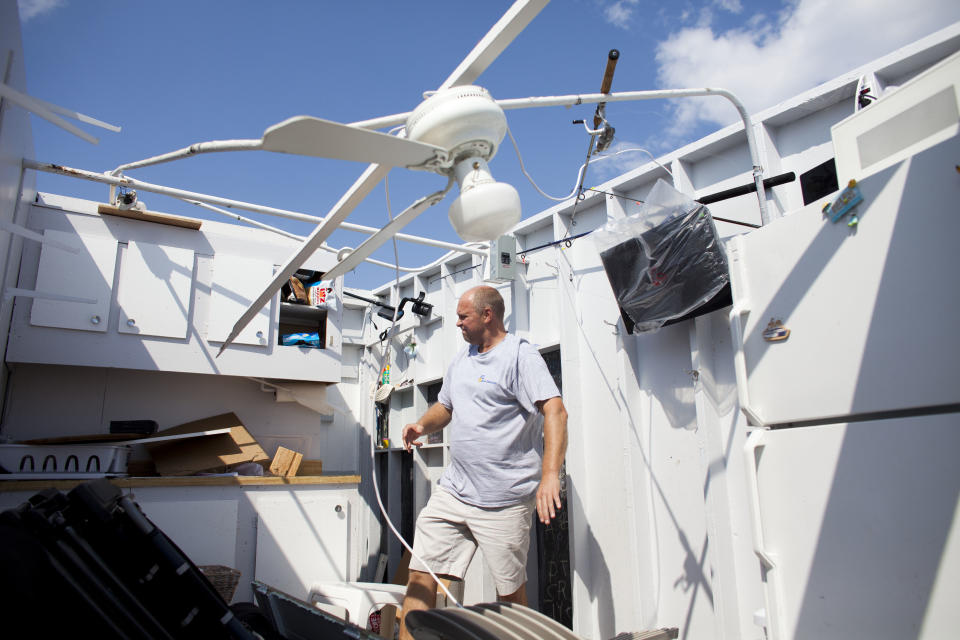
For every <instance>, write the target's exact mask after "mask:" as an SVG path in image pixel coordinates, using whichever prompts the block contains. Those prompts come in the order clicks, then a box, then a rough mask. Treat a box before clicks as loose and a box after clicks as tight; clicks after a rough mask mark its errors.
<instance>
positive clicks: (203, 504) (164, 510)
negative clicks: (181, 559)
mask: <svg viewBox="0 0 960 640" xmlns="http://www.w3.org/2000/svg"><path fill="white" fill-rule="evenodd" d="M191 489H193V490H192V491H182V492H180V493H179V494H178V495H177V496H176V497H173V495H172V494H173V493H174V491H172V490H161V491H156V492H154V491H149V490H140V489H138V490H137V491H136V492H135V495H134V498H135V500H136V502H137V504H139V505H140V508H141V509H142V510H143V512H144V513H145V514H146V516H147V517H148V518H150V520H151V521H152V522H153V523H154V524H155V525H157V527H159V528H160V530H161V531H163V532H164V533H165V534H167V536H168V537H169V538H170V539H171V540H173V542H174V543H175V544H176V545H177V546H178V547H180V549H181V550H182V551H183V552H184V553H185V554H186V555H187V557H189V558H190V559H191V560H192V561H193V563H194V564H198V565H203V564H220V565H224V566H227V567H236V564H237V558H236V546H237V544H236V542H237V499H236V496H233V497H226V496H225V497H224V498H223V499H215V498H212V497H210V498H209V499H204V498H198V497H197V495H196V494H197V493H200V492H201V491H203V490H202V489H200V488H196V487H192V488H191ZM161 492H162V495H148V494H160V493H161Z"/></svg>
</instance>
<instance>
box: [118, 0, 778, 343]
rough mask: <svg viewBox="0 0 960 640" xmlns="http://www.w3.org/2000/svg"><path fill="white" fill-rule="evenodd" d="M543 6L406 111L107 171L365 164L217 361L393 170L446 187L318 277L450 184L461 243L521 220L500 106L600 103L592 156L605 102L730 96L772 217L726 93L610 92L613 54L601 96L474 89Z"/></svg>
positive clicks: (341, 268)
mask: <svg viewBox="0 0 960 640" xmlns="http://www.w3.org/2000/svg"><path fill="white" fill-rule="evenodd" d="M548 2H549V0H516V2H514V4H513V5H511V7H510V8H509V9H508V10H507V12H506V13H505V14H504V15H503V16H502V17H501V18H500V20H499V21H497V23H496V24H495V25H494V26H493V27H492V28H491V29H490V31H488V32H487V34H486V35H485V36H484V37H483V38H482V39H481V40H480V41H479V42H478V43H477V45H476V46H475V47H474V48H473V50H472V51H471V52H470V53H469V54H468V55H467V57H466V58H465V59H464V60H463V61H462V62H461V63H460V65H459V66H458V67H457V68H456V69H454V71H453V73H451V74H450V76H449V77H448V78H447V79H446V80H445V81H444V82H443V83H442V84H441V85H440V87H439V88H438V89H437V90H436V91H434V92H430V93H428V94H427V97H426V99H425V100H424V101H423V102H422V103H421V104H420V105H419V106H417V107H416V108H415V109H414V110H413V111H411V112H408V113H400V114H394V115H388V116H384V117H381V118H375V119H371V120H365V121H362V122H354V123H351V124H340V123H337V122H331V121H329V120H323V119H321V118H314V117H310V116H296V117H293V118H289V119H287V120H284V121H283V122H280V123H278V124H275V125H273V126H272V127H269V128H268V129H267V130H266V131H265V132H264V135H263V137H262V139H254V140H224V141H213V142H204V143H197V144H194V145H191V146H190V147H187V148H184V149H181V150H179V151H174V152H171V153H167V154H164V155H161V156H156V157H153V158H148V159H146V160H142V161H138V162H134V163H130V164H126V165H122V166H120V167H117V168H116V169H114V170H113V172H111V176H117V175H119V174H120V173H122V171H123V170H124V169H133V168H138V167H143V166H147V165H150V164H158V163H160V162H168V161H170V160H175V159H178V158H184V157H188V156H191V155H194V154H197V153H207V152H218V151H253V150H265V151H274V152H279V153H291V154H298V155H306V156H315V157H322V158H331V159H339V160H352V161H361V162H370V163H371V164H370V165H369V166H368V167H367V169H366V170H365V171H364V172H363V173H362V174H361V175H360V177H359V178H358V179H357V180H356V182H354V183H353V185H352V186H351V187H350V188H349V189H347V191H346V193H344V194H343V196H342V197H341V198H340V199H339V200H338V201H337V203H336V204H335V205H334V206H333V208H332V209H331V210H330V211H329V213H328V214H327V215H326V216H325V217H324V218H323V221H322V222H321V223H320V224H318V225H317V227H316V228H315V229H314V230H313V232H312V233H311V234H310V235H309V236H308V237H307V238H306V240H304V241H303V243H302V244H301V246H300V248H299V249H298V250H297V251H296V252H295V253H294V255H292V256H290V258H289V259H288V260H287V261H286V263H285V264H284V265H283V266H281V267H280V268H279V269H278V270H277V273H276V275H275V276H274V278H273V280H272V281H271V282H270V283H268V284H267V285H266V286H265V287H264V289H263V291H262V292H261V293H260V295H259V296H258V297H257V298H256V299H255V300H254V301H253V302H252V303H251V304H250V305H249V306H248V307H247V309H246V310H245V311H244V312H243V314H242V315H241V316H240V318H239V319H238V320H237V322H236V323H235V324H234V326H233V329H232V330H231V332H230V335H229V336H228V337H227V339H226V340H225V341H224V343H223V344H222V346H221V347H220V350H219V352H218V354H217V355H220V354H221V353H223V351H224V350H225V349H226V348H227V347H228V346H229V345H230V344H231V343H232V342H233V340H234V339H235V338H236V337H237V336H238V335H239V334H240V332H241V331H242V330H243V329H244V328H245V327H246V326H247V324H248V323H249V322H250V321H251V320H252V319H253V317H254V316H256V315H257V313H259V311H260V310H261V309H262V308H263V307H264V305H266V304H267V303H268V302H269V301H270V299H271V298H272V297H273V296H274V295H275V294H276V292H277V291H279V290H280V288H281V286H282V285H283V284H284V283H286V282H287V280H288V279H289V277H290V276H291V275H292V274H293V273H294V272H295V271H296V270H297V269H298V268H300V267H301V266H302V265H303V263H304V262H305V261H306V260H307V259H308V258H309V257H310V256H311V255H312V254H313V253H314V252H315V251H316V250H318V249H320V248H321V246H322V245H323V244H324V242H325V241H326V240H327V238H329V237H330V235H331V234H332V233H333V232H334V231H335V230H336V229H337V228H338V227H340V225H341V224H342V223H343V222H344V221H345V219H346V218H347V216H348V215H349V214H350V213H351V212H352V211H353V210H354V209H355V208H356V207H357V205H359V204H360V202H361V201H363V199H364V198H365V197H366V196H367V195H368V194H369V193H370V192H371V191H372V190H373V189H374V188H375V187H376V186H377V185H378V184H379V183H380V181H381V180H383V179H384V178H385V177H386V175H387V173H388V172H389V171H390V170H391V169H392V168H393V167H405V168H408V169H413V170H421V171H430V172H434V173H438V174H440V175H444V176H446V177H447V184H446V186H445V187H444V188H443V189H441V190H440V191H437V192H434V193H431V194H429V195H427V196H425V197H423V198H420V199H419V200H417V201H416V202H414V203H413V204H411V205H410V206H409V207H407V208H406V209H405V210H404V211H402V212H401V213H400V214H398V215H397V216H395V217H394V218H393V219H392V220H391V221H390V222H389V223H388V224H387V225H386V226H384V227H383V228H382V229H380V230H379V231H377V232H376V233H374V234H373V235H372V236H370V237H369V238H367V239H366V240H365V241H364V242H363V243H362V244H360V246H358V247H357V248H356V249H353V250H351V251H349V253H348V252H346V251H342V252H341V254H338V258H339V261H338V262H337V264H336V265H335V266H334V267H332V268H331V269H330V270H329V271H327V272H326V273H325V274H324V280H331V281H332V280H334V279H336V278H337V277H339V276H342V275H344V274H345V273H347V272H348V271H351V270H352V269H354V268H355V267H356V266H357V265H359V264H360V263H361V262H362V261H363V260H365V259H366V258H368V257H369V256H370V255H371V254H372V253H373V252H374V251H375V250H376V249H378V248H379V247H380V246H381V245H382V244H384V243H385V242H386V241H387V240H389V239H390V238H391V237H392V236H393V235H394V234H396V233H398V232H399V231H400V229H402V228H403V227H404V226H405V225H407V224H408V223H409V222H411V221H412V220H413V219H414V218H416V217H417V216H418V215H420V214H421V213H422V212H423V211H424V210H426V209H427V208H429V207H430V206H432V205H434V204H437V203H438V202H440V201H441V200H442V199H443V198H444V197H445V196H446V194H447V192H449V190H450V189H451V188H452V186H453V184H454V183H455V182H456V183H457V184H458V185H459V187H460V195H459V197H457V198H456V199H455V200H454V202H453V203H452V205H451V207H450V213H449V217H450V221H451V223H452V225H453V227H454V229H455V230H456V231H457V233H458V234H459V235H460V237H461V238H463V239H464V240H465V241H468V242H470V241H486V240H493V239H496V238H497V237H499V236H500V235H502V234H503V233H505V232H506V231H507V230H509V229H510V228H511V227H513V226H514V225H515V224H516V223H517V222H518V221H519V219H520V198H519V195H518V194H517V191H516V190H515V189H514V188H513V187H512V186H511V185H508V184H505V183H499V182H496V181H495V180H494V179H493V176H492V175H491V173H490V170H489V167H488V161H489V160H490V159H491V158H493V156H494V154H495V153H496V152H497V149H498V147H499V145H500V142H501V141H502V140H503V137H504V135H505V133H506V131H507V126H506V117H505V116H504V109H517V108H526V107H546V106H560V105H567V106H569V105H575V104H585V103H597V104H598V107H597V115H596V116H595V118H594V122H593V126H594V129H593V130H591V129H590V128H589V127H587V130H588V133H590V134H591V136H592V137H591V150H593V146H592V145H593V139H594V137H598V138H599V143H598V144H604V143H605V144H609V138H610V137H612V134H613V129H612V127H608V123H606V122H605V118H604V117H603V113H604V111H603V108H604V105H605V104H606V103H607V102H619V101H626V100H648V99H659V98H680V97H691V96H709V95H714V96H720V97H723V98H726V99H727V100H729V101H730V102H731V103H732V104H733V105H734V107H735V108H736V109H737V111H738V113H739V115H740V117H741V119H742V120H743V123H744V131H745V133H746V136H747V143H748V146H749V148H750V156H751V160H752V163H753V179H754V184H755V189H756V193H757V199H758V203H759V208H760V215H761V219H762V220H763V221H764V222H766V221H767V220H768V212H767V209H766V205H765V191H764V183H763V168H762V166H761V165H760V156H759V151H758V146H757V144H756V140H755V135H754V133H753V126H752V124H751V121H750V116H749V114H748V113H747V110H746V108H745V107H744V105H743V103H742V102H740V101H739V99H737V98H736V96H734V95H733V94H732V93H730V92H729V91H726V90H724V89H716V88H703V89H666V90H657V91H630V92H622V93H610V82H611V80H612V74H613V65H614V64H615V60H616V58H615V56H614V55H613V54H614V53H615V51H611V55H610V58H609V60H608V66H607V72H606V74H605V77H604V82H603V87H602V88H601V92H600V93H597V94H578V95H565V96H549V97H536V98H521V99H510V100H497V101H495V100H494V99H493V98H492V97H491V96H490V94H489V93H488V92H487V91H486V90H485V89H483V88H482V87H478V86H474V85H473V82H475V81H476V79H477V78H478V77H479V76H480V74H481V73H483V71H484V70H486V68H487V67H488V66H489V65H490V64H491V63H492V62H493V61H494V60H495V59H496V58H497V56H499V55H500V53H501V52H503V50H504V49H506V47H507V46H508V45H509V44H510V43H511V42H512V41H513V39H514V38H516V37H517V36H518V35H519V34H520V32H521V31H523V29H524V28H525V27H526V26H527V25H528V24H529V23H530V21H531V20H533V18H534V17H536V15H537V14H538V13H540V11H541V10H542V9H543V8H544V7H545V6H546V5H547V3H548ZM397 125H403V130H404V132H403V134H402V137H400V136H392V135H388V134H385V133H380V132H378V131H375V129H382V128H385V127H395V126H397ZM601 125H602V126H601ZM584 126H586V125H584ZM604 141H605V142H604ZM589 155H590V153H589V152H588V156H589ZM344 254H345V255H344Z"/></svg>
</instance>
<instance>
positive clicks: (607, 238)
mask: <svg viewBox="0 0 960 640" xmlns="http://www.w3.org/2000/svg"><path fill="white" fill-rule="evenodd" d="M592 237H593V239H594V242H595V243H596V245H597V248H598V249H599V250H600V259H601V261H602V262H603V267H604V270H605V271H606V273H607V279H608V280H609V281H610V286H611V288H612V289H613V294H614V296H615V297H616V299H617V304H618V305H619V306H620V313H621V315H622V317H623V322H624V325H625V326H626V328H627V331H628V332H630V333H641V332H645V331H655V330H656V329H659V328H660V327H662V326H663V325H664V324H665V323H667V322H669V321H670V320H673V319H676V318H680V317H682V316H685V315H687V314H689V313H690V312H691V311H692V310H694V309H696V308H697V307H699V306H701V305H703V304H704V303H706V302H707V301H709V300H710V299H711V298H713V297H714V295H716V294H717V293H718V292H719V291H720V290H721V289H723V288H724V286H725V285H727V283H728V282H729V276H728V272H727V259H726V255H725V254H724V252H723V248H722V247H721V245H720V242H719V240H718V237H717V230H716V227H715V226H714V224H713V218H712V217H711V216H710V211H709V210H708V209H707V208H706V207H705V206H703V205H702V204H700V203H699V202H695V201H693V200H691V199H690V198H689V197H687V196H685V195H683V194H682V193H680V192H679V191H677V190H676V189H674V188H673V187H671V186H670V185H669V184H667V183H666V182H664V181H663V180H659V181H657V184H656V185H654V188H653V189H652V190H651V192H650V195H649V196H648V197H647V202H646V203H644V204H643V205H642V207H641V209H640V211H639V212H637V213H636V214H634V215H631V216H627V217H626V218H623V219H619V220H613V221H611V222H609V223H608V224H607V225H605V226H604V227H602V228H601V229H598V230H597V231H595V232H594V233H593V234H592Z"/></svg>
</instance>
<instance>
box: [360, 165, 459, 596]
mask: <svg viewBox="0 0 960 640" xmlns="http://www.w3.org/2000/svg"><path fill="white" fill-rule="evenodd" d="M384 191H385V192H386V195H387V216H389V218H390V220H393V214H392V213H391V211H390V187H389V182H388V181H387V180H386V179H385V180H384ZM393 255H394V258H395V259H396V264H397V265H398V268H397V270H396V278H395V280H394V284H395V286H396V291H397V295H398V296H399V295H400V269H399V264H400V252H399V250H398V249H397V239H396V238H393ZM399 309H400V305H399V304H394V307H393V320H392V322H391V323H390V329H389V331H388V333H387V348H386V353H385V355H384V362H385V363H386V364H389V363H390V352H391V349H392V348H393V346H392V345H393V332H394V328H395V327H396V325H397V312H398V311H399ZM380 371H383V366H382V365H381V367H380ZM375 442H376V439H375V438H370V464H371V467H370V475H371V476H372V478H373V495H374V496H376V498H377V505H378V506H379V507H380V513H382V514H383V520H384V522H386V523H387V527H389V529H390V531H391V532H392V533H393V535H394V536H396V538H397V540H399V541H400V544H402V545H403V548H404V549H406V550H407V551H409V552H410V555H411V556H412V557H414V558H416V559H417V561H418V562H420V564H422V565H423V566H424V567H426V569H427V573H429V574H430V577H431V578H433V579H434V581H435V582H436V583H437V586H438V587H440V589H441V590H442V591H443V593H444V595H445V596H447V600H448V601H449V602H452V603H453V604H454V605H455V606H457V607H460V608H461V609H462V608H463V605H462V604H460V601H459V600H457V599H456V598H454V597H453V594H452V593H450V590H449V589H447V587H446V586H445V585H444V584H443V582H442V581H441V580H440V578H439V577H437V574H435V573H434V572H433V570H432V569H431V568H430V566H429V565H428V564H427V563H426V562H424V561H423V558H421V557H420V556H418V555H417V554H416V553H414V551H413V547H411V546H410V544H409V543H407V541H406V540H404V539H403V535H401V534H400V532H399V531H397V528H396V527H394V526H393V522H392V521H391V520H390V516H389V515H387V510H386V508H385V507H384V506H383V500H382V499H381V498H380V487H379V485H378V484H377V459H376V448H375Z"/></svg>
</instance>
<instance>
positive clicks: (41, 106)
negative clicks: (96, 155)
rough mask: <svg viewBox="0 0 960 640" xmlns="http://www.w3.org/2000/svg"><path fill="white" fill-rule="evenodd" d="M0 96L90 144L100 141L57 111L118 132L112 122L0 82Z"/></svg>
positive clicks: (118, 129) (118, 128)
mask: <svg viewBox="0 0 960 640" xmlns="http://www.w3.org/2000/svg"><path fill="white" fill-rule="evenodd" d="M0 98H3V99H5V100H9V101H10V102H12V103H14V104H16V105H18V106H20V107H23V108H24V109H26V110H27V111H29V112H30V113H34V114H36V115H38V116H40V117H41V118H43V119H44V120H47V121H49V122H51V123H52V124H55V125H57V126H58V127H60V128H61V129H64V130H66V131H69V132H70V133H72V134H73V135H75V136H77V137H79V138H83V139H84V140H86V141H87V142H89V143H90V144H97V143H99V142H100V141H99V140H98V139H97V138H94V137H93V136H92V135H90V134H89V133H87V132H86V131H84V130H83V129H80V128H79V127H77V126H76V125H73V124H70V123H69V122H67V121H66V120H64V119H63V118H61V117H60V116H58V115H57V114H58V113H59V114H60V115H62V116H67V117H68V118H73V119H74V120H79V121H80V122H85V123H87V124H92V125H94V126H96V127H100V128H102V129H108V130H110V131H113V132H115V133H119V132H120V127H118V126H116V125H112V124H108V123H106V122H103V121H102V120H97V119H96V118H91V117H90V116H87V115H84V114H82V113H78V112H77V111H72V110H70V109H66V108H64V107H61V106H58V105H55V104H52V103H50V102H44V101H43V100H40V99H39V98H34V97H33V96H29V95H27V94H25V93H21V92H19V91H17V90H16V89H14V88H13V87H11V86H9V85H7V84H4V83H2V82H0Z"/></svg>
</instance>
